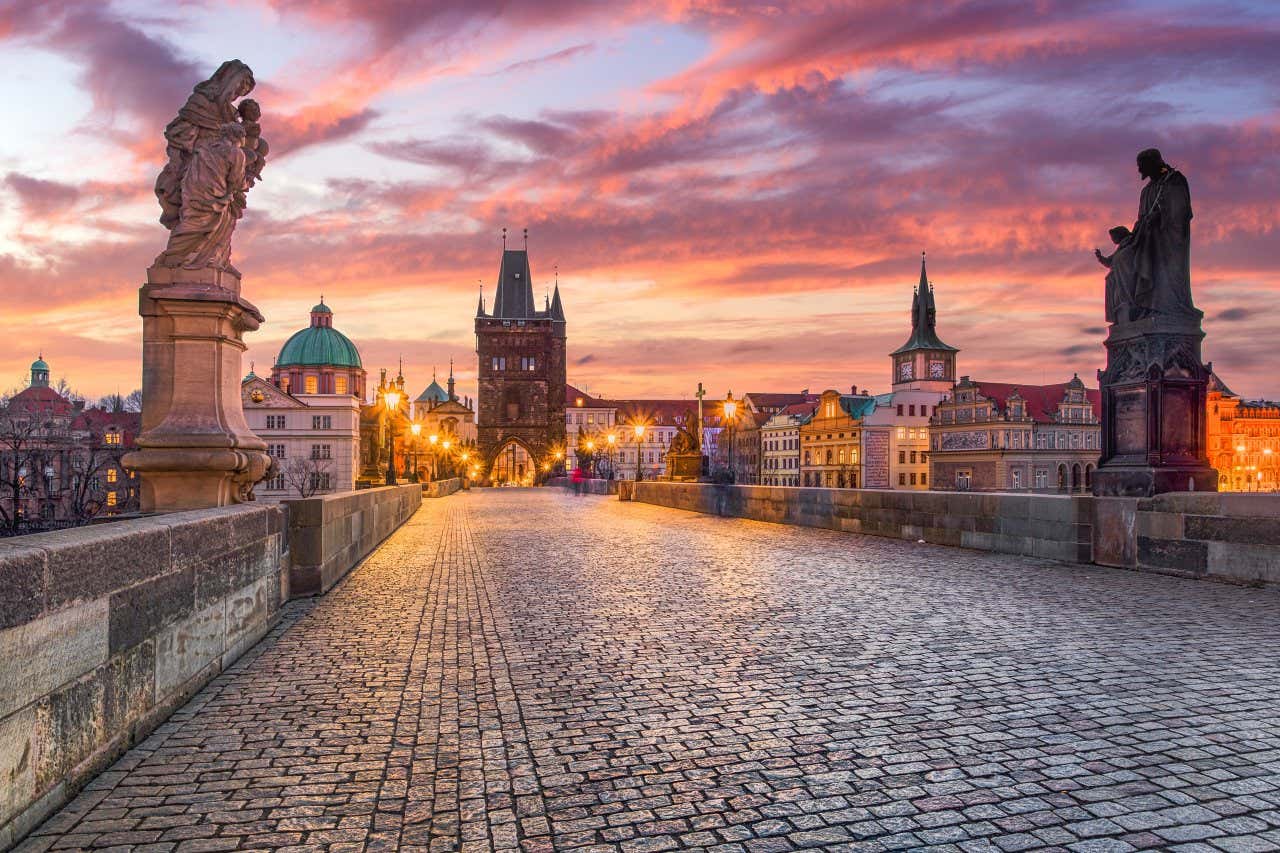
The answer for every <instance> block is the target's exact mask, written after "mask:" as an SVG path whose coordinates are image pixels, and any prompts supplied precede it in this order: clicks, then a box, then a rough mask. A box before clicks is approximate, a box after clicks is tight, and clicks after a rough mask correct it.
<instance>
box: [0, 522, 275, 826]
mask: <svg viewBox="0 0 1280 853" xmlns="http://www.w3.org/2000/svg"><path fill="white" fill-rule="evenodd" d="M287 514H288V510H287V509H286V508H285V507H282V506H273V505H264V504H240V505H237V506H232V507H223V508H218V509H208V510H195V511H191V512H183V513H175V514H173V515H164V516H156V517H152V518H143V519H136V520H131V521H120V522H117V523H114V524H109V525H96V526H90V527H82V528H77V529H74V530H65V531H60V532H57V533H45V534H37V535H34V536H27V537H23V538H21V539H17V540H12V541H10V542H5V543H2V544H0V849H6V848H7V847H8V846H9V845H10V844H12V843H14V842H15V841H16V840H17V839H19V838H21V837H22V836H23V835H25V834H26V833H27V832H29V831H30V830H31V829H32V828H33V827H34V826H35V825H36V824H38V823H39V822H40V821H41V820H43V819H44V817H45V816H47V815H48V814H49V813H50V812H52V811H53V810H54V809H56V808H58V807H59V806H61V805H62V804H63V803H64V802H66V801H67V800H68V799H69V798H70V797H71V796H73V795H74V794H75V793H76V791H77V790H78V789H79V788H80V787H81V786H83V785H84V783H85V782H87V781H88V780H89V779H91V778H92V777H93V776H94V775H95V774H96V773H98V772H99V771H101V770H102V769H104V768H105V767H106V766H107V765H109V764H110V763H111V762H112V761H113V760H115V758H116V757H117V756H118V755H120V754H121V753H122V752H123V751H124V750H125V749H127V748H128V747H129V746H130V745H132V744H133V743H135V742H137V741H138V740H140V739H141V738H143V737H145V736H146V735H147V734H148V733H149V732H150V731H151V730H152V729H154V728H155V727H156V726H157V725H159V723H160V722H162V721H163V720H164V719H165V718H166V717H168V716H169V714H170V713H172V712H173V711H174V710H175V709H176V708H178V707H179V706H181V705H182V704H183V703H185V702H186V701H187V699H188V698H189V697H190V696H191V695H192V694H193V693H195V692H196V691H197V690H199V689H200V688H201V687H202V686H204V685H205V684H206V683H207V682H208V681H209V680H210V679H211V678H213V677H214V676H215V675H217V674H218V673H219V672H221V671H222V670H223V669H225V668H226V667H227V666H228V665H229V664H230V663H231V662H232V661H234V660H235V659H236V658H237V657H239V656H240V655H241V654H242V653H243V652H244V651H245V650H247V649H248V648H250V647H251V646H253V644H254V643H256V642H257V641H258V640H259V639H260V638H261V637H262V636H263V635H264V634H265V633H266V632H267V630H268V629H269V628H270V627H271V626H272V625H273V624H274V623H275V621H276V619H277V618H278V614H279V611H280V604H281V602H282V601H283V600H284V599H285V598H286V597H287V596H288V573H287V571H286V570H285V569H284V567H285V565H286V563H287V560H288V553H289V543H288V536H287V529H288V528H287V521H286V517H287Z"/></svg>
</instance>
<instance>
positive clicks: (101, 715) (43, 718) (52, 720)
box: [36, 671, 106, 791]
mask: <svg viewBox="0 0 1280 853" xmlns="http://www.w3.org/2000/svg"><path fill="white" fill-rule="evenodd" d="M105 688H106V685H105V684H104V681H103V673H102V671H98V672H95V673H94V674H93V675H92V676H91V677H89V678H85V679H82V680H80V681H76V682H72V683H71V684H69V685H67V686H66V687H64V688H62V689H61V690H58V691H56V692H54V693H51V694H49V695H48V696H46V697H44V698H43V699H41V700H40V702H39V703H38V704H37V705H36V732H37V738H38V739H39V741H40V750H39V756H40V760H39V763H38V765H37V767H36V787H37V789H39V790H42V791H43V790H44V789H46V788H49V787H52V786H53V785H54V784H55V783H56V782H58V781H59V780H60V779H64V778H66V777H67V776H68V775H69V774H70V773H71V771H72V769H73V768H74V767H75V766H76V765H77V764H79V763H80V762H81V761H84V760H85V759H86V758H88V757H89V756H90V755H92V754H93V752H94V750H95V749H97V748H98V746H99V745H100V744H102V743H103V742H104V741H105V740H106V720H105V713H106V689H105Z"/></svg>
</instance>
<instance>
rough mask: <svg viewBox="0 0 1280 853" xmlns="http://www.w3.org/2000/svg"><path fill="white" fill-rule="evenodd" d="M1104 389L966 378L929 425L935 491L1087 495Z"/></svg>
mask: <svg viewBox="0 0 1280 853" xmlns="http://www.w3.org/2000/svg"><path fill="white" fill-rule="evenodd" d="M1100 400H1101V398H1100V397H1099V394H1098V391H1097V389H1088V388H1085V386H1084V383H1083V382H1081V381H1080V377H1079V376H1075V377H1073V378H1072V379H1071V381H1070V382H1064V383H1062V384H1059V385H1014V384H1010V383H1005V382H983V381H978V380H972V379H970V378H969V377H968V376H962V377H961V378H960V381H959V382H958V383H957V384H956V386H955V388H954V390H953V391H952V392H951V394H950V395H948V397H947V398H946V399H944V400H943V401H942V402H940V403H939V404H938V406H937V412H936V414H934V415H933V417H932V418H931V420H930V424H929V431H930V437H929V440H930V445H931V446H930V451H929V480H930V483H929V485H930V488H932V489H937V490H942V491H951V490H959V491H970V490H971V491H985V492H1003V491H1013V492H1026V491H1034V492H1084V491H1087V490H1088V489H1089V488H1090V486H1091V484H1092V479H1093V472H1094V470H1095V469H1096V468H1097V465H1098V457H1099V454H1100V452H1101V450H1100V447H1101V445H1100V441H1101V428H1100V426H1099V422H1098V414H1099V411H1100V406H1101V402H1100Z"/></svg>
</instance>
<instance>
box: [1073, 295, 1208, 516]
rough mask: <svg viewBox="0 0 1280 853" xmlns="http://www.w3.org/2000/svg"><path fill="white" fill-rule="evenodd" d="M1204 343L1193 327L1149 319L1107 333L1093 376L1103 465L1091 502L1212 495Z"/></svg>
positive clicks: (1194, 323)
mask: <svg viewBox="0 0 1280 853" xmlns="http://www.w3.org/2000/svg"><path fill="white" fill-rule="evenodd" d="M1203 339H1204V332H1203V331H1201V330H1200V323H1199V322H1198V321H1186V322H1181V323H1177V322H1171V321H1169V320H1163V319H1161V318H1158V317H1151V318H1145V319H1142V320H1136V321H1133V322H1131V323H1118V324H1116V325H1113V326H1112V327H1111V333H1110V334H1109V335H1108V336H1107V341H1106V346H1107V368H1106V370H1102V371H1099V372H1098V381H1099V384H1100V386H1101V392H1102V459H1101V461H1100V463H1099V466H1098V470H1097V471H1096V472H1094V475H1093V493H1094V494H1095V495H1100V496H1108V497H1150V496H1152V495H1156V494H1160V493H1162V492H1213V491H1217V490H1218V474H1217V472H1216V471H1214V470H1213V468H1211V467H1209V460H1208V456H1207V454H1206V448H1205V419H1206V411H1205V395H1206V393H1207V387H1208V381H1209V371H1210V367H1209V366H1206V365H1205V364H1204V362H1203V361H1201V359H1200V343H1201V341H1202V340H1203Z"/></svg>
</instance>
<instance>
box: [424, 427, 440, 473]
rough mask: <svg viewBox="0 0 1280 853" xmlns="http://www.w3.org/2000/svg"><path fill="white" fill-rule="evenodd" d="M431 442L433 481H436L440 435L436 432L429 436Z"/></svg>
mask: <svg viewBox="0 0 1280 853" xmlns="http://www.w3.org/2000/svg"><path fill="white" fill-rule="evenodd" d="M427 440H428V441H430V442H431V482H433V483H434V482H435V481H436V442H438V441H439V440H440V436H438V435H436V434H435V433H434V432H433V433H431V435H430V436H428V438H427Z"/></svg>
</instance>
